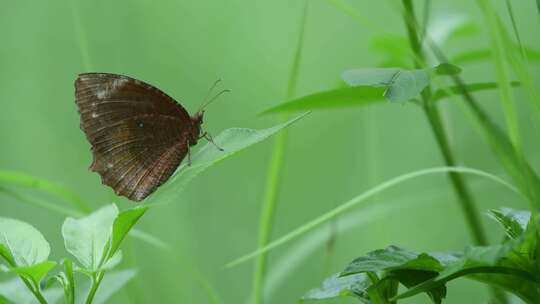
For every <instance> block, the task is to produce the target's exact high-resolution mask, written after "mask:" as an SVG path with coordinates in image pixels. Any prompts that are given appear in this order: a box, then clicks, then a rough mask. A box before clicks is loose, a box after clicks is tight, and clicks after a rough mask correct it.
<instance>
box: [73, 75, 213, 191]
mask: <svg viewBox="0 0 540 304" xmlns="http://www.w3.org/2000/svg"><path fill="white" fill-rule="evenodd" d="M75 98H76V104H77V106H78V109H79V113H80V115H81V129H82V130H83V131H84V133H85V134H86V138H87V139H88V141H89V142H90V144H91V145H92V154H93V157H94V161H93V163H92V165H91V166H90V169H91V170H92V171H95V172H97V173H99V175H100V176H101V180H102V182H103V183H104V184H105V185H107V186H109V187H111V188H112V189H113V190H114V192H115V193H116V194H118V195H121V196H125V197H127V198H129V199H130V200H134V201H141V200H143V199H145V198H146V197H147V196H148V195H150V194H151V193H152V192H154V191H155V190H156V189H157V188H158V187H159V186H160V185H162V184H163V183H164V182H166V181H167V180H168V179H169V177H170V176H171V175H172V174H173V173H174V171H175V170H176V168H177V167H178V166H179V165H180V163H181V162H182V160H183V159H184V157H185V156H186V155H187V154H188V153H189V147H190V146H193V145H195V144H197V141H198V140H199V139H200V138H202V137H206V133H204V134H202V132H201V124H202V122H203V114H204V111H203V110H200V111H198V112H197V113H195V114H194V115H193V116H190V115H189V114H188V112H187V111H186V110H185V109H184V108H183V107H182V106H181V105H180V104H178V103H177V102H176V101H175V100H174V99H173V98H171V97H170V96H168V95H167V94H165V93H163V92H162V91H161V90H159V89H157V88H156V87H154V86H152V85H149V84H147V83H144V82H142V81H139V80H136V79H133V78H130V77H127V76H123V75H117V74H108V73H84V74H80V75H79V77H78V78H77V80H76V81H75ZM207 138H208V137H207Z"/></svg>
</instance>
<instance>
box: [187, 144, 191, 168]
mask: <svg viewBox="0 0 540 304" xmlns="http://www.w3.org/2000/svg"><path fill="white" fill-rule="evenodd" d="M187 163H188V166H190V167H191V149H190V148H189V145H188V148H187Z"/></svg>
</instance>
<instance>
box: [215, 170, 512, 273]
mask: <svg viewBox="0 0 540 304" xmlns="http://www.w3.org/2000/svg"><path fill="white" fill-rule="evenodd" d="M450 172H453V173H461V174H470V175H476V176H480V177H483V178H487V179H490V180H492V181H494V182H496V183H498V184H501V185H503V186H505V187H506V188H508V189H510V190H511V191H513V192H516V193H518V194H521V193H520V192H519V191H518V190H517V189H516V188H514V186H512V185H510V184H508V183H507V182H505V181H504V180H502V179H501V178H499V177H497V176H495V175H492V174H490V173H487V172H484V171H480V170H476V169H471V168H465V167H437V168H429V169H424V170H419V171H414V172H411V173H407V174H404V175H400V176H398V177H395V178H393V179H390V180H388V181H386V182H384V183H381V184H379V185H377V186H375V187H373V188H371V189H369V190H367V191H365V192H363V193H362V194H360V195H358V196H356V197H354V198H352V199H351V200H349V201H347V202H345V203H343V204H341V205H339V206H338V207H336V208H334V209H332V210H330V211H328V212H326V213H325V214H323V215H321V216H319V217H317V218H316V219H314V220H312V221H310V222H308V223H306V224H304V225H302V226H300V227H299V228H297V229H295V230H293V231H292V232H290V233H288V234H286V235H284V236H282V237H280V238H278V239H277V240H275V241H273V242H271V243H269V244H268V245H267V246H265V247H263V248H259V249H257V250H255V251H253V252H251V253H248V254H246V255H244V256H242V257H240V258H238V259H236V260H234V261H232V262H230V263H228V264H226V265H225V267H226V268H231V267H234V266H236V265H239V264H241V263H244V262H246V261H249V260H251V259H253V258H255V257H257V256H258V255H260V254H263V253H265V252H268V251H270V250H272V249H275V248H277V247H279V246H281V245H283V244H286V243H288V242H289V241H291V240H293V239H295V238H297V237H299V236H300V235H303V234H304V233H306V232H308V231H311V230H313V229H314V228H316V227H318V226H320V225H322V224H324V223H326V222H328V221H330V220H332V219H334V218H336V217H337V216H339V215H341V214H343V213H344V212H346V211H349V210H350V209H351V208H353V207H356V206H358V205H359V204H360V203H362V202H364V201H366V200H367V199H369V198H371V197H373V196H375V195H377V194H379V193H381V192H383V191H385V190H387V189H389V188H392V187H394V186H397V185H399V184H401V183H403V182H406V181H408V180H411V179H415V178H419V177H422V176H428V175H434V174H447V173H450Z"/></svg>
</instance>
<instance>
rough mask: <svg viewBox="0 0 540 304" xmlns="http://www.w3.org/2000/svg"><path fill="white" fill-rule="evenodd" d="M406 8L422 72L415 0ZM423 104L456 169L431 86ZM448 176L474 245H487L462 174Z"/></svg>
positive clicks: (448, 161) (405, 1)
mask: <svg viewBox="0 0 540 304" xmlns="http://www.w3.org/2000/svg"><path fill="white" fill-rule="evenodd" d="M403 5H404V7H405V16H404V18H405V22H406V26H407V33H408V36H409V42H410V44H411V48H412V50H413V52H414V54H415V56H416V60H415V63H416V66H417V68H423V67H425V57H424V53H423V51H422V43H421V42H420V39H419V37H418V30H417V22H416V17H415V14H414V8H413V4H412V0H403ZM422 104H423V109H424V113H425V114H426V117H427V119H428V121H429V123H430V125H431V129H432V130H433V134H434V135H435V139H436V141H437V144H438V146H439V149H440V151H441V153H442V156H443V158H444V162H445V164H446V165H447V166H449V167H453V166H455V165H456V161H455V158H454V155H453V153H452V150H451V148H450V142H449V140H448V135H447V133H446V130H445V128H444V126H443V123H442V119H441V115H440V113H439V109H438V108H437V105H435V104H433V103H432V102H431V87H429V86H428V87H427V88H426V89H425V90H424V91H423V92H422ZM448 176H449V178H450V181H451V183H452V186H453V187H454V191H455V192H456V194H457V197H458V200H459V203H460V205H461V208H462V210H463V213H464V215H465V220H466V222H467V224H468V226H469V229H470V231H471V234H472V237H473V239H474V242H475V243H476V244H477V245H487V239H486V236H485V232H484V230H483V228H482V226H481V222H480V213H479V211H478V208H477V206H476V204H475V203H474V201H473V198H472V195H471V194H470V191H469V189H468V187H467V185H466V184H465V182H464V180H463V179H462V177H461V176H460V175H459V174H456V173H454V172H450V173H449V174H448Z"/></svg>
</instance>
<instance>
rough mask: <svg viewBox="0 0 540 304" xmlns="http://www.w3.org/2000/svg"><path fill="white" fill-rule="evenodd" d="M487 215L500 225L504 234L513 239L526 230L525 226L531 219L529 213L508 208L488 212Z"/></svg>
mask: <svg viewBox="0 0 540 304" xmlns="http://www.w3.org/2000/svg"><path fill="white" fill-rule="evenodd" d="M489 215H490V216H491V217H492V218H493V219H495V220H496V221H497V222H498V223H499V224H501V226H502V227H503V228H504V230H505V232H506V234H507V235H508V236H509V237H511V238H513V239H515V238H517V237H519V236H520V235H522V234H523V233H524V232H525V230H527V225H528V224H529V221H530V219H531V212H530V211H522V210H514V209H510V208H502V209H499V210H490V211H489Z"/></svg>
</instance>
